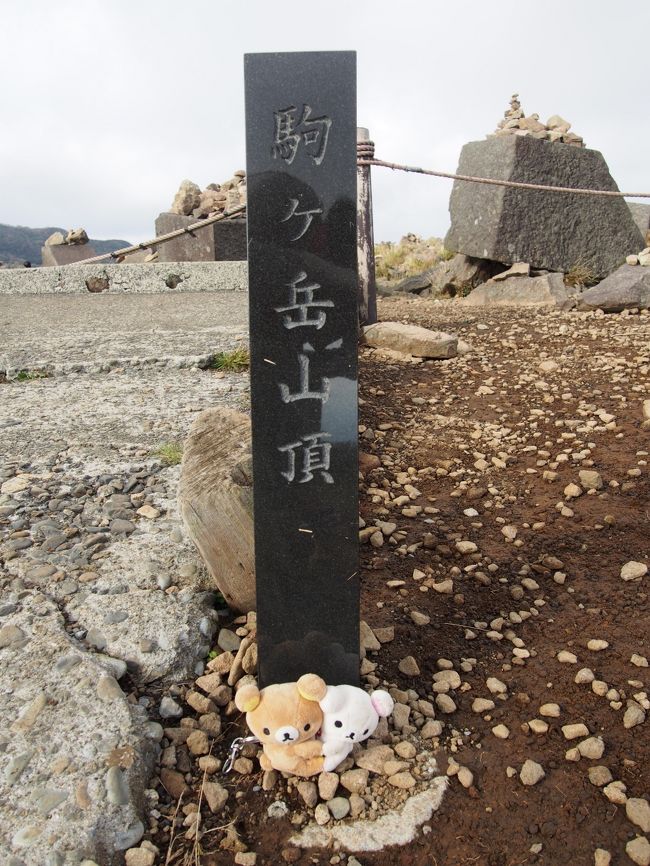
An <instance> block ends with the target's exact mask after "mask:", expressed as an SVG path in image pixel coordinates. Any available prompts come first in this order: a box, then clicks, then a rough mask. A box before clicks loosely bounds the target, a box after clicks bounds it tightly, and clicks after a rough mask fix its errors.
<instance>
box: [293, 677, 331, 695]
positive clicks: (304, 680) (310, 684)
mask: <svg viewBox="0 0 650 866" xmlns="http://www.w3.org/2000/svg"><path fill="white" fill-rule="evenodd" d="M296 686H297V688H298V694H299V695H300V697H301V698H304V699H305V700H306V701H322V700H323V698H324V697H325V694H326V692H327V686H326V685H325V680H323V679H321V678H320V677H319V676H317V675H316V674H303V676H301V677H300V679H299V680H298V682H297V683H296Z"/></svg>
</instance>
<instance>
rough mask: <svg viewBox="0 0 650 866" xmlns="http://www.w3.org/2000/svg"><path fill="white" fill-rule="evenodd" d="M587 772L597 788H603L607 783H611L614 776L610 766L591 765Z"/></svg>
mask: <svg viewBox="0 0 650 866" xmlns="http://www.w3.org/2000/svg"><path fill="white" fill-rule="evenodd" d="M587 774H588V776H589V781H590V782H591V784H592V785H595V786H596V787H597V788H603V787H604V786H605V785H609V783H610V782H611V781H612V779H613V778H614V777H613V776H612V774H611V771H610V769H609V767H602V766H599V767H589V770H588V771H587Z"/></svg>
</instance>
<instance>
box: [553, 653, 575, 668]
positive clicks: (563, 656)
mask: <svg viewBox="0 0 650 866" xmlns="http://www.w3.org/2000/svg"><path fill="white" fill-rule="evenodd" d="M556 658H557V660H558V661H559V662H560V663H561V664H564V665H575V664H576V663H577V661H578V657H577V656H576V655H574V654H573V653H572V652H569V651H568V650H560V652H559V653H558V654H557V656H556Z"/></svg>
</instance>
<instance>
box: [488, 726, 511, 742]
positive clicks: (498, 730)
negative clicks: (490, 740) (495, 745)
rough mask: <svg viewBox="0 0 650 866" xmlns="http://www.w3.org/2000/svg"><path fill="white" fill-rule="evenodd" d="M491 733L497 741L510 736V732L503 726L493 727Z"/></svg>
mask: <svg viewBox="0 0 650 866" xmlns="http://www.w3.org/2000/svg"><path fill="white" fill-rule="evenodd" d="M492 733H493V734H494V736H495V737H496V738H497V739H499V740H507V739H508V737H509V736H510V730H509V729H508V728H507V727H506V726H505V725H495V726H494V727H493V728H492Z"/></svg>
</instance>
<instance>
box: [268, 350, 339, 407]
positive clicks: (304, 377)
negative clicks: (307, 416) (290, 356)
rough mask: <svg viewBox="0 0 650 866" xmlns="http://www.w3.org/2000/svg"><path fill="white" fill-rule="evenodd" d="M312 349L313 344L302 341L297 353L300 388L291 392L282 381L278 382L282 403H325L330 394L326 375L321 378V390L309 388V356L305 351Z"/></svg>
mask: <svg viewBox="0 0 650 866" xmlns="http://www.w3.org/2000/svg"><path fill="white" fill-rule="evenodd" d="M313 351H314V347H313V346H311V345H310V344H309V343H303V346H302V352H300V354H299V355H298V368H299V373H298V376H299V379H300V390H298V391H295V392H294V393H292V392H291V389H290V388H289V386H288V385H285V384H284V382H279V383H278V384H279V386H280V396H281V397H282V402H283V403H295V401H296V400H320V401H321V402H322V403H327V401H328V399H329V395H330V380H329V379H328V378H327V377H326V376H323V378H322V379H321V387H322V390H321V391H311V390H310V388H309V356H308V355H307V352H313Z"/></svg>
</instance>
